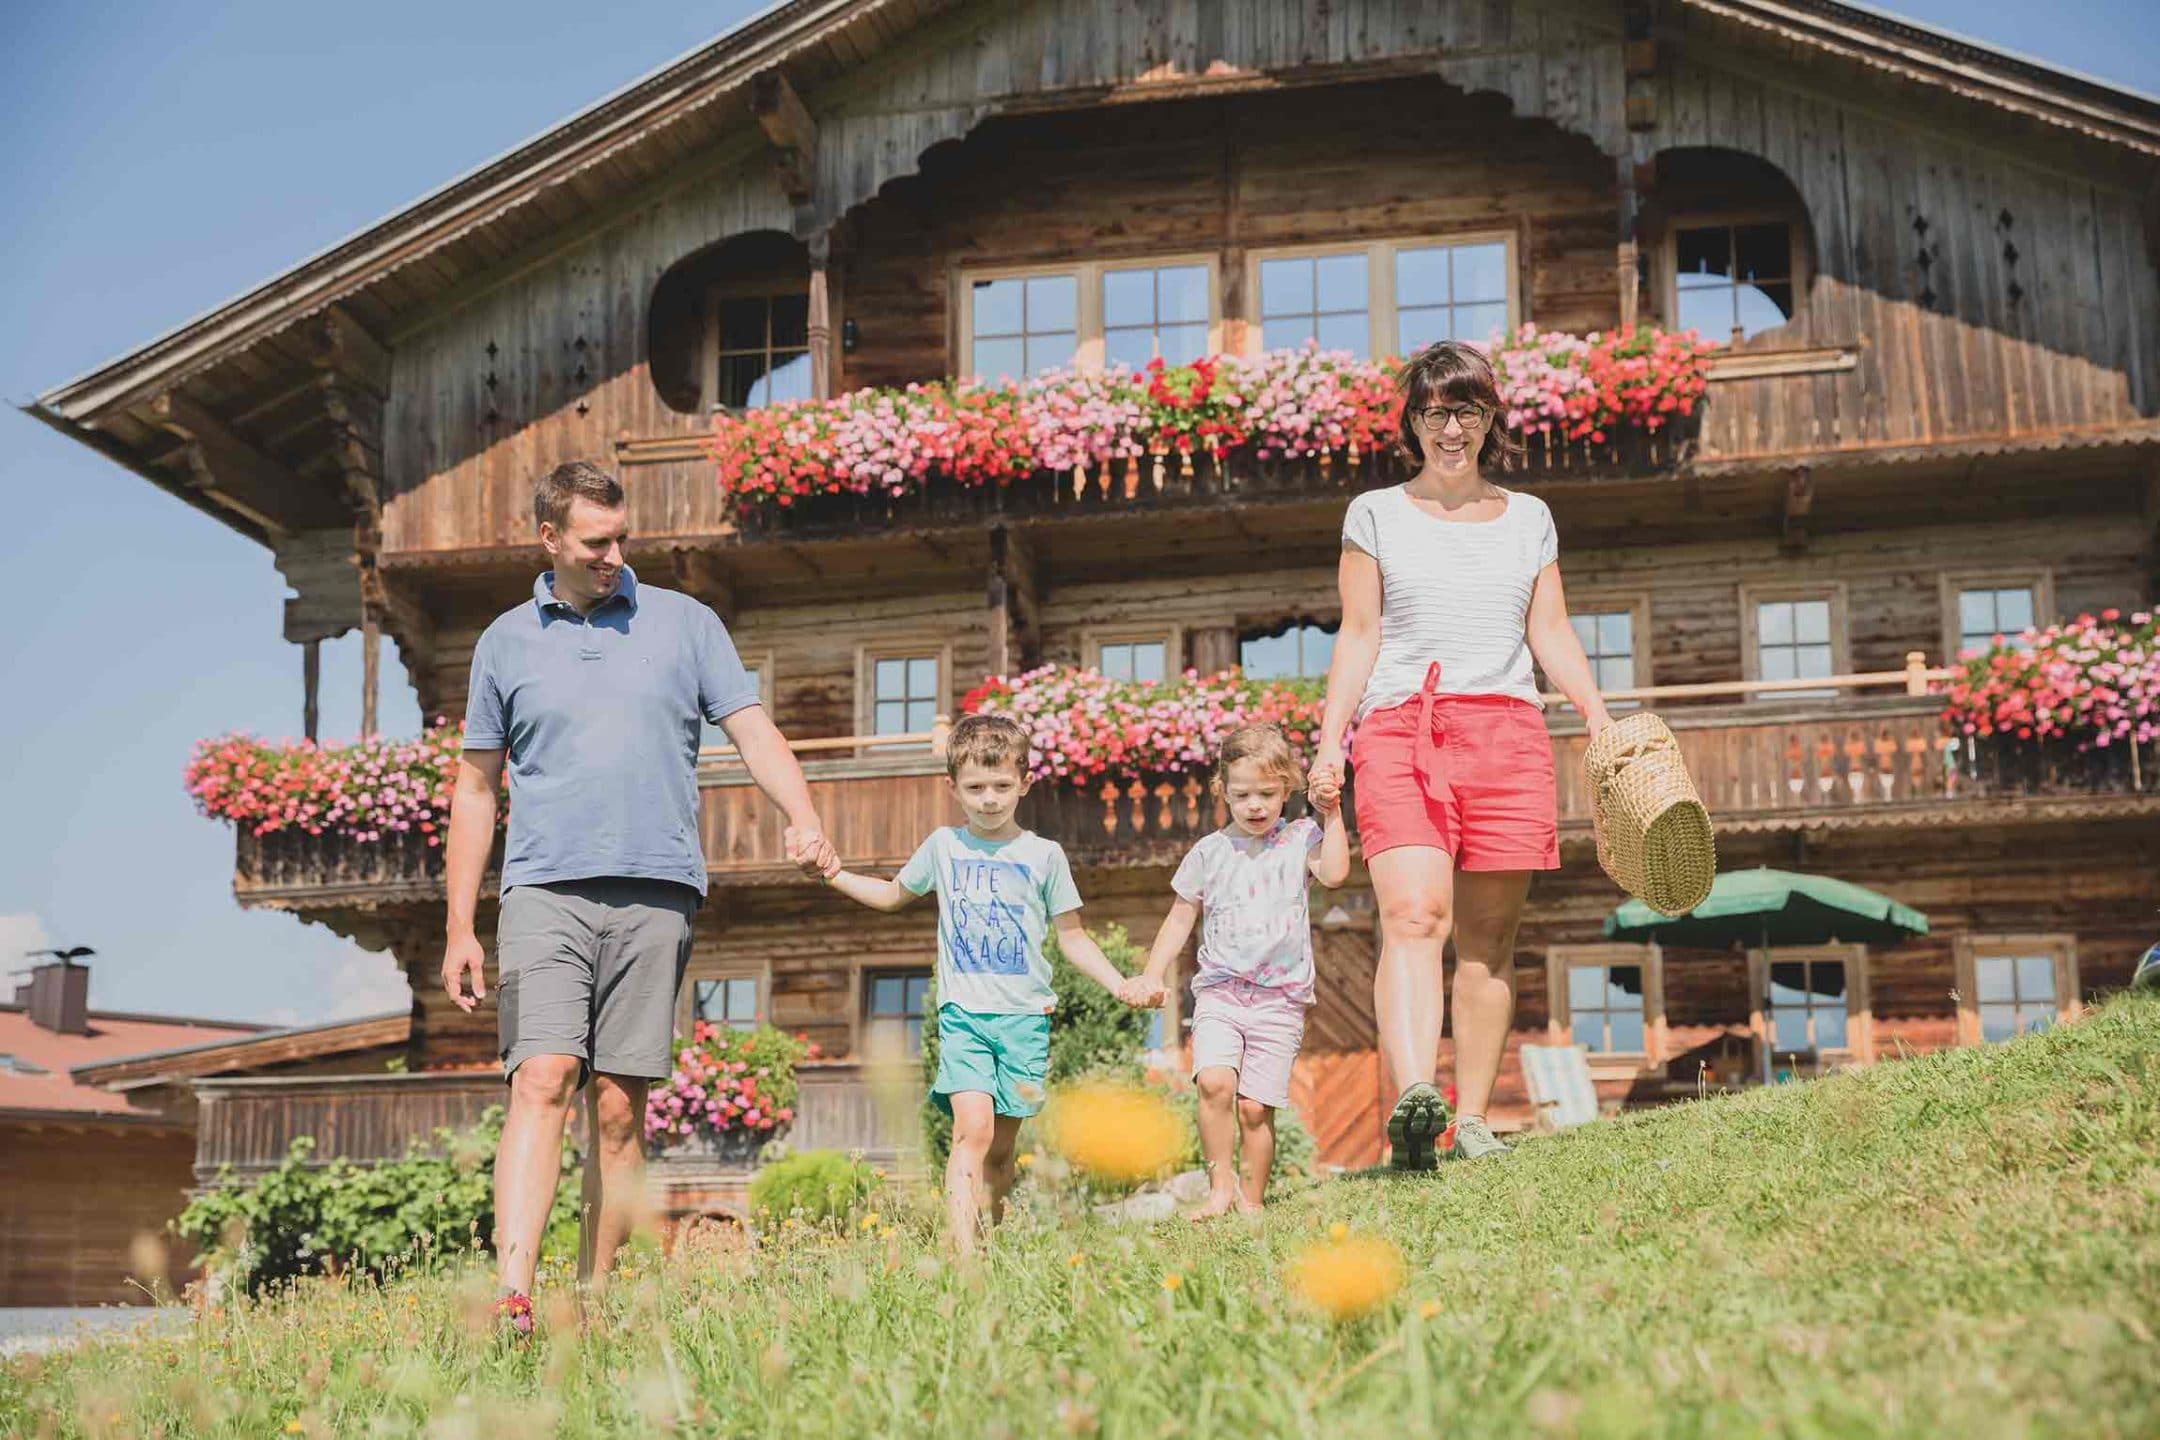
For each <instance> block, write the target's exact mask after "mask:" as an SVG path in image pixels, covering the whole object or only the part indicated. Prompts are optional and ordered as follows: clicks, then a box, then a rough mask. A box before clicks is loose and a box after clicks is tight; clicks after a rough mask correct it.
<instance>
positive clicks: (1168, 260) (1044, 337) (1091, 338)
mask: <svg viewBox="0 0 2160 1440" xmlns="http://www.w3.org/2000/svg"><path fill="white" fill-rule="evenodd" d="M958 284H959V300H958V309H959V312H960V355H959V357H958V360H957V364H956V368H957V369H959V370H960V371H962V372H963V373H965V374H968V375H973V376H976V377H977V378H980V379H984V380H995V379H997V378H999V377H1000V376H1003V377H1006V378H1010V379H1015V380H1017V379H1022V378H1025V377H1026V376H1030V375H1036V374H1039V373H1041V372H1042V371H1044V370H1048V369H1052V368H1054V367H1056V366H1060V365H1078V366H1080V367H1082V368H1084V369H1091V370H1092V369H1101V368H1103V367H1105V366H1114V367H1117V368H1120V369H1128V370H1137V369H1140V368H1142V367H1143V366H1145V365H1146V364H1147V363H1148V361H1150V360H1152V359H1154V358H1155V357H1156V356H1157V355H1160V356H1161V357H1162V358H1163V359H1164V360H1165V361H1166V362H1168V363H1169V364H1172V365H1183V364H1187V363H1189V362H1191V361H1193V360H1197V359H1199V358H1200V357H1201V356H1203V355H1206V354H1209V353H1210V352H1212V351H1213V350H1214V349H1215V348H1216V347H1217V345H1218V344H1219V340H1218V338H1217V337H1218V332H1217V319H1216V311H1217V301H1216V294H1215V263H1214V261H1213V260H1212V259H1210V258H1208V257H1206V256H1173V257H1164V258H1162V259H1157V260H1149V261H1137V262H1127V263H1121V264H1118V263H1113V264H1100V263H1095V262H1089V263H1086V264H1079V265H1064V266H1059V267H1057V268H1055V269H1042V270H1025V271H1005V272H979V271H968V272H964V273H962V274H961V276H960V277H959V281H958Z"/></svg>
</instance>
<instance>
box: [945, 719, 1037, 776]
mask: <svg viewBox="0 0 2160 1440" xmlns="http://www.w3.org/2000/svg"><path fill="white" fill-rule="evenodd" d="M962 765H980V766H982V767H983V768H984V769H985V770H1006V769H1010V770H1012V771H1013V772H1015V773H1016V774H1018V775H1019V776H1020V778H1022V779H1023V780H1024V779H1026V778H1027V773H1028V735H1027V731H1025V730H1023V729H1021V728H1020V722H1019V721H1017V720H1015V719H1013V718H1012V716H1010V715H963V716H961V717H960V718H959V720H958V721H956V722H955V723H954V725H953V727H952V733H951V734H950V735H948V736H946V737H945V773H946V774H948V775H950V776H951V777H952V778H953V779H955V780H957V779H959V778H960V767H961V766H962Z"/></svg>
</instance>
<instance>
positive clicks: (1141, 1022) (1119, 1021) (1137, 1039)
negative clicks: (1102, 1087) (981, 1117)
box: [922, 925, 1154, 1171]
mask: <svg viewBox="0 0 2160 1440" xmlns="http://www.w3.org/2000/svg"><path fill="white" fill-rule="evenodd" d="M1095 943H1096V944H1098V945H1100V946H1101V947H1102V952H1103V956H1104V958H1105V959H1107V960H1109V962H1110V963H1111V964H1112V965H1114V966H1116V967H1117V969H1118V970H1119V971H1120V972H1121V973H1123V974H1126V975H1131V974H1134V973H1136V972H1137V971H1138V970H1139V969H1140V967H1141V966H1142V965H1144V964H1145V963H1146V961H1147V956H1146V954H1145V953H1144V952H1143V951H1142V950H1141V949H1140V947H1139V946H1137V945H1135V944H1133V941H1132V937H1131V936H1130V935H1128V934H1126V933H1125V927H1124V926H1122V925H1106V926H1104V927H1103V929H1102V931H1101V933H1100V934H1097V935H1096V936H1095ZM1044 944H1045V946H1046V948H1047V951H1048V954H1049V956H1050V988H1051V989H1053V990H1055V991H1056V992H1057V997H1058V1004H1057V1011H1056V1013H1054V1014H1053V1015H1051V1017H1050V1077H1049V1078H1050V1084H1051V1085H1053V1086H1056V1085H1063V1084H1066V1083H1068V1082H1070V1081H1073V1080H1077V1079H1079V1078H1080V1077H1081V1076H1083V1075H1100V1076H1104V1077H1106V1078H1114V1079H1125V1080H1134V1079H1138V1078H1139V1075H1140V1052H1141V1049H1142V1048H1143V1047H1144V1046H1145V1045H1146V1044H1147V1034H1148V1025H1149V1023H1150V1022H1151V1020H1152V1018H1153V1015H1154V1012H1153V1011H1149V1010H1136V1009H1134V1008H1133V1007H1132V1006H1130V1005H1127V1004H1126V1003H1125V1002H1124V1001H1122V1000H1120V999H1118V998H1117V996H1115V995H1112V994H1111V993H1110V992H1109V991H1107V990H1105V989H1103V988H1102V986H1100V985H1098V984H1096V983H1095V982H1094V981H1093V980H1090V979H1089V978H1088V977H1087V976H1085V975H1083V974H1081V973H1080V971H1079V970H1078V969H1077V968H1075V967H1074V965H1073V963H1072V962H1071V961H1070V960H1067V959H1066V958H1065V952H1064V951H1062V950H1060V949H1059V948H1058V943H1057V937H1056V936H1055V935H1054V934H1053V935H1051V936H1050V937H1049V938H1048V939H1047V940H1045V941H1044ZM937 1011H938V997H937V979H936V977H935V976H934V975H933V976H932V977H931V981H930V993H929V994H928V995H927V996H926V997H925V998H924V1000H923V1036H922V1077H923V1091H924V1095H923V1154H924V1157H925V1160H926V1161H927V1163H928V1164H929V1165H930V1166H931V1167H932V1169H933V1171H936V1170H942V1169H943V1168H944V1165H945V1157H946V1156H947V1155H948V1154H950V1153H951V1151H952V1117H951V1116H950V1115H947V1114H946V1113H945V1112H944V1111H943V1110H940V1109H939V1108H938V1105H937V1101H936V1100H934V1099H932V1098H931V1097H930V1095H929V1090H930V1087H931V1086H933V1085H935V1084H936V1083H937V1067H938V1046H937Z"/></svg>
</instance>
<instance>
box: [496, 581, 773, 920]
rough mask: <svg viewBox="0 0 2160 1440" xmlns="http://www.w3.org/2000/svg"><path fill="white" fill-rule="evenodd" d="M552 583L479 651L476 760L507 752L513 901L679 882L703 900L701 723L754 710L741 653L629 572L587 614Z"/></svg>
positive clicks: (686, 602) (701, 612)
mask: <svg viewBox="0 0 2160 1440" xmlns="http://www.w3.org/2000/svg"><path fill="white" fill-rule="evenodd" d="M554 579H555V572H553V571H552V570H551V571H548V572H547V573H545V574H543V575H542V576H541V577H540V578H539V579H538V580H536V581H534V582H533V596H532V599H531V601H529V602H528V603H525V604H522V605H519V606H518V607H517V608H516V609H514V610H509V611H506V612H505V613H504V614H502V615H501V616H500V617H498V618H497V619H496V621H495V623H494V624H492V625H490V626H488V628H487V630H486V631H485V632H484V633H483V634H482V635H481V636H480V643H479V644H478V645H476V646H474V647H473V658H472V689H471V692H470V698H468V699H467V701H466V702H465V748H466V749H468V750H507V751H508V752H509V754H508V756H507V759H506V763H505V768H506V769H507V770H508V772H509V775H510V835H509V839H508V841H507V842H506V843H505V846H504V853H503V874H502V888H503V889H504V890H506V891H507V890H509V889H510V888H511V887H512V886H514V885H539V884H544V883H546V882H548V881H553V880H590V879H595V878H600V877H622V878H628V879H640V880H673V881H676V882H677V883H679V884H683V885H689V886H692V887H693V888H695V889H696V890H697V892H698V893H699V894H700V895H702V894H704V893H705V852H704V848H703V847H702V846H701V845H700V844H699V842H698V787H697V752H698V743H699V740H700V737H701V736H702V734H703V726H702V725H701V724H700V723H699V722H700V721H701V720H711V721H712V722H714V723H715V724H718V723H719V722H720V721H721V720H723V719H725V718H726V717H727V716H729V715H732V714H734V713H735V712H736V711H737V710H740V709H742V708H743V707H744V706H746V705H755V704H757V703H758V687H757V683H756V682H755V681H753V680H752V679H751V678H750V675H749V673H748V672H747V671H745V670H744V669H743V664H742V660H741V658H740V657H738V656H737V655H736V653H735V642H734V641H732V640H730V639H729V638H728V633H727V627H726V626H724V625H722V624H721V623H720V617H719V616H717V615H715V614H713V612H712V610H711V609H710V608H709V607H707V606H705V605H702V604H700V603H698V602H697V601H695V600H693V599H691V598H690V597H689V596H687V595H683V594H679V593H677V592H676V591H673V590H662V589H660V588H659V587H657V586H652V585H640V584H638V581H637V576H636V575H635V574H633V573H632V572H631V569H630V567H629V566H627V565H625V566H624V567H623V569H622V575H621V578H620V579H619V580H617V582H616V585H615V593H614V594H612V595H609V596H608V597H607V598H605V599H604V600H602V601H601V602H600V603H599V604H597V605H595V606H594V607H593V608H592V613H591V614H589V615H580V614H578V612H577V610H576V609H575V608H574V607H573V606H571V605H569V604H566V603H565V602H563V601H561V600H558V599H556V598H555V590H554Z"/></svg>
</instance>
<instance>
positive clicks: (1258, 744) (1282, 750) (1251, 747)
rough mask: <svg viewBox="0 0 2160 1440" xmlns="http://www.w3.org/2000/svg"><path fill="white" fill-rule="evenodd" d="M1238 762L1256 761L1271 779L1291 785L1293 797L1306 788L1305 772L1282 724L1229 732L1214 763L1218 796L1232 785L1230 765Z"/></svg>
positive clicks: (1248, 726)
mask: <svg viewBox="0 0 2160 1440" xmlns="http://www.w3.org/2000/svg"><path fill="white" fill-rule="evenodd" d="M1239 760H1251V761H1254V762H1255V763H1257V764H1258V765H1259V766H1260V769H1261V772H1262V773H1263V774H1265V775H1266V776H1267V777H1268V778H1269V779H1271V780H1281V781H1282V782H1283V783H1285V784H1286V785H1288V786H1289V787H1290V793H1291V794H1293V795H1295V794H1297V793H1298V791H1300V790H1303V789H1304V788H1305V772H1304V771H1303V770H1301V769H1299V768H1298V756H1297V751H1296V750H1294V749H1293V748H1291V745H1290V738H1289V737H1288V736H1286V735H1284V734H1283V732H1282V727H1281V726H1280V725H1245V726H1241V727H1239V728H1238V729H1236V730H1233V731H1231V732H1230V735H1229V738H1228V739H1226V740H1224V741H1223V744H1222V755H1221V757H1220V758H1218V759H1217V760H1216V762H1215V781H1214V785H1215V793H1216V794H1218V795H1220V794H1222V792H1223V790H1224V789H1225V787H1227V786H1228V785H1229V783H1230V766H1231V765H1232V764H1233V763H1234V762H1236V761H1239Z"/></svg>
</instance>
